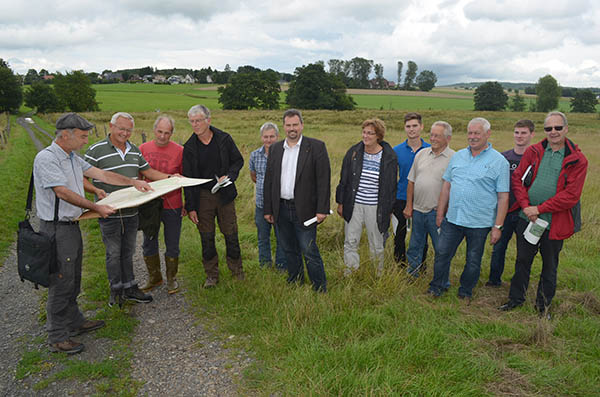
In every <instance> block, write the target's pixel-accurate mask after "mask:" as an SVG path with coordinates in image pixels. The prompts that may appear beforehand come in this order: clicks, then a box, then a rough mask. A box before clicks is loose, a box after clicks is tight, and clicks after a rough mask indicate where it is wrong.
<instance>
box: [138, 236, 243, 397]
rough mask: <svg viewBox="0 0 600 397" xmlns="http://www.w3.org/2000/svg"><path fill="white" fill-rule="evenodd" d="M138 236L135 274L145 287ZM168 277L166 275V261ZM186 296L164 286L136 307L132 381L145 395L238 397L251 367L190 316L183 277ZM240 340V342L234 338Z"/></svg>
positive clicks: (139, 238) (201, 321)
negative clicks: (241, 380) (237, 382)
mask: <svg viewBox="0 0 600 397" xmlns="http://www.w3.org/2000/svg"><path fill="white" fill-rule="evenodd" d="M142 238H143V237H142V233H141V232H139V233H138V240H137V241H138V250H137V252H136V254H135V255H134V264H135V274H136V277H137V279H138V280H139V281H140V284H144V282H145V280H146V274H147V271H146V269H145V265H144V263H143V257H142V252H141V249H140V248H139V247H140V246H141V241H142ZM161 256H162V255H161ZM162 270H163V277H164V276H165V274H166V270H165V265H164V260H163V263H162ZM178 280H179V281H180V285H181V286H182V288H181V291H180V292H178V293H176V294H173V295H169V294H168V293H167V287H166V280H165V284H163V285H162V286H160V287H158V288H156V289H154V290H153V291H152V296H153V298H154V301H153V302H152V303H148V304H137V305H135V307H134V310H133V313H134V315H135V316H136V317H137V318H138V319H139V321H140V324H139V325H138V327H137V328H136V331H135V337H134V344H135V347H134V352H135V353H134V358H133V367H134V370H133V371H132V376H133V378H134V379H138V380H141V381H144V382H146V383H145V384H144V385H143V386H142V387H141V388H140V395H148V396H159V395H164V394H165V393H169V394H173V395H177V396H199V395H202V396H233V395H237V394H238V393H237V388H236V385H235V383H234V380H235V379H236V378H239V376H240V375H241V371H242V370H243V368H244V367H246V366H247V365H248V364H249V363H250V361H251V360H250V358H249V357H248V356H247V355H246V354H244V353H237V355H236V356H234V355H233V352H230V351H228V350H227V349H226V348H224V347H223V342H221V341H220V340H217V339H215V337H214V334H213V333H211V332H210V331H209V330H207V328H206V327H205V326H203V325H202V324H203V320H199V319H198V318H197V317H196V316H195V315H193V314H192V313H191V312H190V308H189V306H188V304H187V301H186V300H185V282H182V280H181V277H178ZM234 337H235V336H234Z"/></svg>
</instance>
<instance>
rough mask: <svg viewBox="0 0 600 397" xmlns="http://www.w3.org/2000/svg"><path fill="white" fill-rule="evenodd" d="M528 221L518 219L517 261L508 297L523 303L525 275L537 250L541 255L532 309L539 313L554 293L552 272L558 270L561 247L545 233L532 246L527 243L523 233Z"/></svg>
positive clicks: (549, 301) (527, 283)
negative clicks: (534, 307) (540, 266)
mask: <svg viewBox="0 0 600 397" xmlns="http://www.w3.org/2000/svg"><path fill="white" fill-rule="evenodd" d="M528 223H529V222H528V221H526V220H525V219H522V218H520V219H519V223H518V224H517V261H516V263H515V275H514V276H513V278H512V281H511V282H510V292H509V295H508V298H509V299H510V300H511V301H513V302H515V303H518V304H521V303H523V302H525V294H526V293H527V288H528V287H529V276H530V274H531V264H532V263H533V259H534V258H535V255H536V254H537V252H538V250H539V251H540V254H541V255H542V273H541V274H540V281H539V283H538V290H537V296H536V299H535V306H536V307H537V309H538V310H539V311H544V310H546V308H547V307H548V306H550V303H551V302H552V298H554V294H555V292H556V272H557V269H558V255H559V254H560V250H561V249H562V246H563V240H550V239H549V238H548V234H549V231H548V230H546V231H545V232H544V234H542V237H541V238H540V241H538V243H537V244H536V245H533V244H530V243H529V242H528V241H527V240H525V237H523V232H524V231H525V228H527V225H528Z"/></svg>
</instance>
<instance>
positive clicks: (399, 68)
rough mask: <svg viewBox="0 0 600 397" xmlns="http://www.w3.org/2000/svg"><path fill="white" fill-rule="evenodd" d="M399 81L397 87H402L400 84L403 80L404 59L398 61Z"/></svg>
mask: <svg viewBox="0 0 600 397" xmlns="http://www.w3.org/2000/svg"><path fill="white" fill-rule="evenodd" d="M397 73H398V83H397V84H396V89H400V84H401V82H402V61H398V70H397Z"/></svg>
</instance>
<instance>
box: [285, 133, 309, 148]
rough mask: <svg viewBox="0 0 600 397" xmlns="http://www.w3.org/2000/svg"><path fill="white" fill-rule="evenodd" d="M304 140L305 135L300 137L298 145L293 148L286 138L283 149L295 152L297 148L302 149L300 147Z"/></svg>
mask: <svg viewBox="0 0 600 397" xmlns="http://www.w3.org/2000/svg"><path fill="white" fill-rule="evenodd" d="M302 138H304V135H300V139H298V143H296V144H295V145H294V146H293V147H292V146H289V145H288V143H287V138H285V139H284V140H283V148H284V149H287V150H290V149H292V150H293V149H295V148H296V146H298V147H300V145H301V144H302Z"/></svg>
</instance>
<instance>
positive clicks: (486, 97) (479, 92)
mask: <svg viewBox="0 0 600 397" xmlns="http://www.w3.org/2000/svg"><path fill="white" fill-rule="evenodd" d="M473 99H474V102H475V110H494V111H496V110H503V109H504V108H506V103H507V102H508V95H506V93H505V92H504V89H503V88H502V85H501V84H500V83H498V82H497V81H488V82H485V83H483V84H482V85H480V86H479V87H477V89H476V90H475V95H474V98H473Z"/></svg>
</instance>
